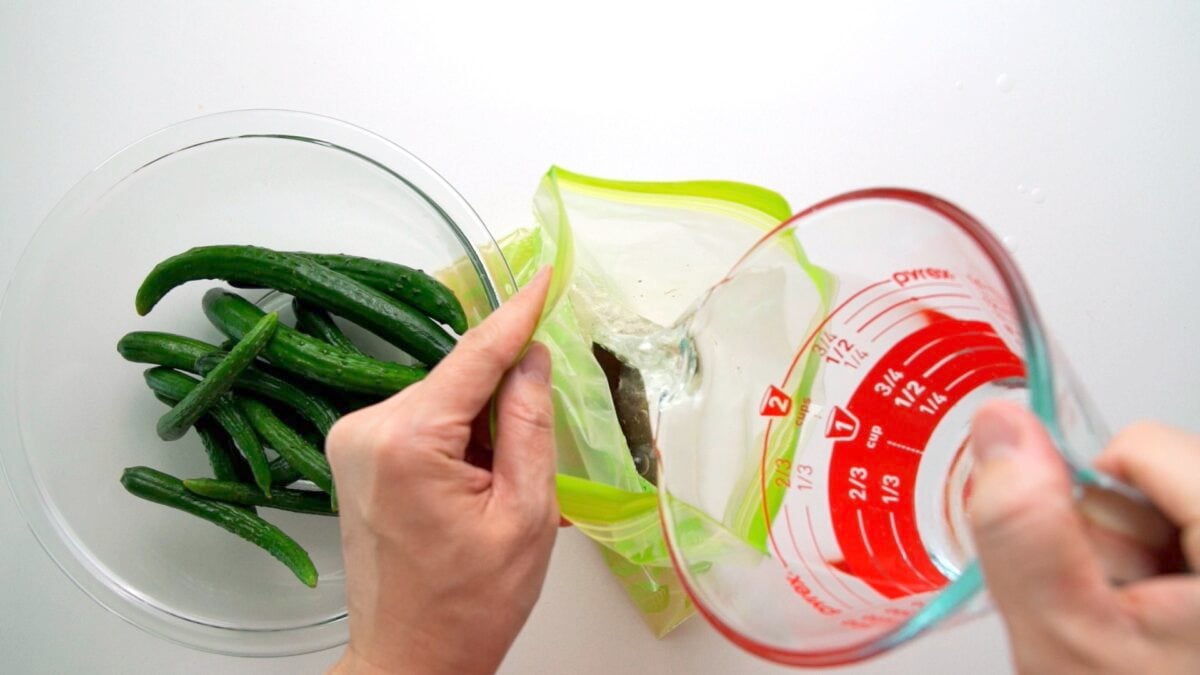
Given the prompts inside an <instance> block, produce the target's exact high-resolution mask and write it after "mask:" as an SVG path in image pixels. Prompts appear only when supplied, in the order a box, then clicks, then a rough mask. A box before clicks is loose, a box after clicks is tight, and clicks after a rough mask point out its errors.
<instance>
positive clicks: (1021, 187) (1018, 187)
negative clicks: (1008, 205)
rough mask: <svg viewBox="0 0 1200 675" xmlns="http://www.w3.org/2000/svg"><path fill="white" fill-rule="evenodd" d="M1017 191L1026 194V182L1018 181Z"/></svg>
mask: <svg viewBox="0 0 1200 675" xmlns="http://www.w3.org/2000/svg"><path fill="white" fill-rule="evenodd" d="M1017 192H1020V193H1021V194H1025V184H1024V183H1017Z"/></svg>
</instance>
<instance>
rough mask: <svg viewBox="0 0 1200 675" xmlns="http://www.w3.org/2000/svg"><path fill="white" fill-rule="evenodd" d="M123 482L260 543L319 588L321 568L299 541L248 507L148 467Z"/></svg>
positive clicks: (143, 494)
mask: <svg viewBox="0 0 1200 675" xmlns="http://www.w3.org/2000/svg"><path fill="white" fill-rule="evenodd" d="M121 485H123V486H124V487H125V489H126V490H127V491H128V492H129V493H130V494H132V495H134V496H135V497H140V498H141V499H145V500H148V501H151V502H155V503H157V504H163V505H165V506H169V507H171V508H174V509H179V510H180V511H184V512H186V513H190V514H192V515H194V516H197V517H199V518H203V519H204V520H207V521H208V522H210V523H213V524H215V525H218V526H220V527H222V528H224V529H226V530H228V531H230V532H232V533H234V534H236V535H238V536H239V537H241V538H243V539H245V540H246V541H249V542H250V543H252V544H255V545H257V546H258V547H259V548H261V549H263V550H264V551H266V552H267V553H270V554H271V555H272V556H274V557H275V559H277V560H279V562H281V563H283V564H284V565H286V566H287V568H288V569H290V570H291V571H292V573H293V574H295V575H296V578H297V579H299V580H300V581H301V582H303V583H304V585H306V586H308V587H309V588H315V587H316V585H317V568H316V566H315V565H313V562H312V558H310V557H309V555H308V552H307V551H305V550H304V548H303V547H301V546H300V544H298V543H296V540H294V539H292V538H291V537H289V536H287V535H286V534H284V533H283V531H282V530H280V529H279V528H278V527H275V526H274V525H272V524H271V523H268V522H267V521H265V520H263V519H262V518H259V517H258V516H257V515H254V514H252V513H250V512H248V511H247V510H245V509H243V508H240V507H237V506H234V505H232V504H225V503H223V502H219V501H214V500H211V499H205V498H203V497H199V496H197V495H194V494H192V493H190V492H188V491H187V489H186V488H184V486H183V482H182V481H180V480H179V479H178V478H176V477H174V476H171V475H169V474H165V473H163V472H161V471H156V470H154V469H151V468H149V467H145V466H133V467H129V468H127V469H125V471H124V472H123V473H122V474H121Z"/></svg>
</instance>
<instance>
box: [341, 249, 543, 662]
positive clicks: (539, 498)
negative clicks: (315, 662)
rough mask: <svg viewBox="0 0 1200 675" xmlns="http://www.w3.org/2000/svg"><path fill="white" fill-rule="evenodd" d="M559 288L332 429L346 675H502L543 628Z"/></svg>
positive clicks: (524, 303)
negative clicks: (544, 337) (553, 317)
mask: <svg viewBox="0 0 1200 675" xmlns="http://www.w3.org/2000/svg"><path fill="white" fill-rule="evenodd" d="M549 281H550V274H549V270H548V269H545V270H542V272H541V273H540V274H539V275H538V276H537V277H535V278H534V279H533V280H532V281H531V282H530V283H529V285H528V286H527V287H526V288H525V289H524V290H522V291H521V292H520V293H518V294H517V295H515V296H514V297H513V298H512V299H511V300H509V301H508V302H506V303H505V304H504V305H503V306H502V307H501V308H500V309H499V310H497V311H496V312H495V313H494V314H493V315H492V316H490V317H488V319H487V320H486V321H484V322H483V323H482V324H481V325H479V326H478V327H476V328H474V329H472V330H470V331H468V332H467V334H466V335H464V336H463V338H462V340H461V341H460V342H459V344H458V346H457V347H455V349H454V350H453V351H452V352H451V353H450V355H449V356H447V357H446V359H445V360H443V361H442V362H441V363H440V364H439V365H438V366H437V367H436V368H434V369H433V371H432V372H431V373H430V374H429V376H428V377H427V378H426V379H425V380H424V381H422V382H419V383H417V384H415V385H413V386H411V387H409V388H408V389H405V390H404V391H402V392H400V393H399V394H396V395H395V396H393V397H391V398H390V399H388V400H386V401H383V402H382V403H379V404H377V405H374V406H371V407H369V408H364V409H363V410H360V411H358V412H355V413H353V414H350V415H347V416H346V417H344V418H342V420H340V421H339V422H338V423H337V424H336V425H335V426H334V428H333V430H332V431H331V432H330V434H329V439H328V442H327V445H326V447H327V454H328V456H329V461H330V464H331V465H332V467H333V473H334V478H335V481H336V485H337V493H338V498H339V501H340V508H341V522H342V549H343V553H344V557H345V564H346V592H347V604H348V609H349V615H350V644H349V646H348V647H347V649H346V653H345V655H344V656H343V658H342V660H341V661H339V663H338V664H337V665H336V666H335V667H334V671H335V672H346V673H351V672H354V673H364V672H369V673H380V672H382V673H433V674H436V673H447V674H449V673H454V674H456V675H458V674H463V673H468V674H469V673H490V672H493V671H495V670H496V668H497V667H498V666H499V665H500V662H501V661H502V660H503V658H504V654H505V652H506V651H507V650H508V648H509V646H510V645H511V643H512V641H513V640H514V639H515V638H516V636H517V633H518V632H519V631H520V629H521V626H522V625H524V623H525V620H526V618H527V617H528V616H529V613H530V610H532V608H533V605H534V602H535V601H536V600H537V598H538V595H539V593H540V592H541V587H542V582H543V580H544V579H545V576H546V568H547V566H548V564H549V560H550V549H551V548H552V547H553V545H554V539H555V533H556V531H557V525H558V521H559V515H558V503H557V500H556V498H555V492H554V470H555V457H554V433H553V427H554V424H553V410H552V408H551V403H550V384H549V381H550V355H549V352H548V351H547V350H546V348H545V347H544V346H542V345H540V344H537V343H533V344H532V345H530V346H529V349H528V351H525V348H526V345H528V344H529V340H530V337H531V336H532V334H533V331H534V328H535V326H536V324H537V321H538V317H539V316H540V314H541V310H542V305H543V304H544V302H545V299H546V292H547V289H548V287H549ZM523 352H524V356H523V357H522V353H523ZM514 365H515V367H514ZM497 389H498V391H497ZM494 392H496V394H497V406H496V430H497V436H496V442H495V449H494V452H493V451H492V450H491V446H492V444H491V442H490V441H491V439H490V437H489V435H488V425H487V414H488V411H489V402H490V401H491V400H492V395H493V393H494Z"/></svg>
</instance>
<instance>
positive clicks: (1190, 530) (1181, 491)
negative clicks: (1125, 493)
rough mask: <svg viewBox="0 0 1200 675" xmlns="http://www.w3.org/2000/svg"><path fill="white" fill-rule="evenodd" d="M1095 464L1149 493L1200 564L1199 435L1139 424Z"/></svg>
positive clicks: (1190, 560) (1191, 557)
mask: <svg viewBox="0 0 1200 675" xmlns="http://www.w3.org/2000/svg"><path fill="white" fill-rule="evenodd" d="M1096 467H1097V468H1098V469H1100V470H1102V471H1105V472H1107V473H1110V474H1112V475H1114V476H1116V477H1117V478H1120V479H1122V480H1124V481H1126V482H1128V483H1129V484H1131V485H1133V486H1134V487H1136V488H1137V489H1139V490H1141V491H1142V493H1143V494H1145V495H1146V496H1147V497H1149V498H1150V501H1152V502H1154V504H1155V505H1156V506H1158V508H1159V509H1161V510H1162V512H1163V514H1164V515H1165V516H1167V518H1169V519H1170V520H1171V521H1172V522H1173V523H1175V524H1176V525H1177V526H1178V527H1179V529H1180V539H1179V543H1180V546H1181V548H1182V549H1183V555H1184V557H1185V559H1186V560H1187V563H1188V565H1189V566H1190V567H1191V568H1192V569H1193V570H1198V569H1200V437H1197V436H1194V435H1192V434H1189V433H1187V432H1184V431H1180V430H1178V429H1172V428H1170V427H1167V426H1163V425H1161V424H1152V423H1142V424H1135V425H1133V426H1130V427H1128V428H1127V429H1125V430H1124V431H1122V432H1121V433H1120V434H1118V435H1117V437H1116V438H1114V439H1113V440H1112V442H1111V443H1109V445H1108V447H1107V448H1105V450H1104V453H1103V454H1101V456H1100V457H1099V458H1098V459H1097V460H1096Z"/></svg>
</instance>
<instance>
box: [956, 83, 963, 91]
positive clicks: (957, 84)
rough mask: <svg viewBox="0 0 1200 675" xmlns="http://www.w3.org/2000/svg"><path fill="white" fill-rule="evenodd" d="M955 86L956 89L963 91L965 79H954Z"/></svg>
mask: <svg viewBox="0 0 1200 675" xmlns="http://www.w3.org/2000/svg"><path fill="white" fill-rule="evenodd" d="M954 88H955V89H957V90H959V91H962V88H963V81H962V80H955V81H954Z"/></svg>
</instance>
